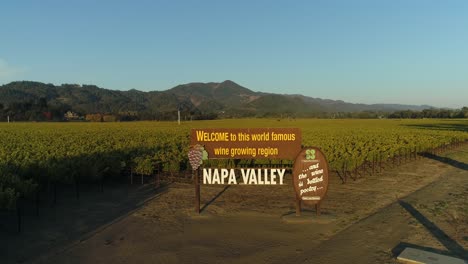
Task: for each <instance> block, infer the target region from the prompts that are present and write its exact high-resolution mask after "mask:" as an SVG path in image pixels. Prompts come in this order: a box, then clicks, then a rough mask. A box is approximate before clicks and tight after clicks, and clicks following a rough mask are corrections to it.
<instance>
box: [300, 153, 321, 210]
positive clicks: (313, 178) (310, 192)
mask: <svg viewBox="0 0 468 264" xmlns="http://www.w3.org/2000/svg"><path fill="white" fill-rule="evenodd" d="M293 184H294V190H295V191H296V215H300V214H301V203H302V202H303V203H304V204H312V205H315V209H316V211H317V214H318V215H320V203H321V201H322V200H323V198H324V197H325V194H326V193H327V190H328V163H327V160H326V158H325V155H324V154H323V153H322V151H320V149H318V148H315V147H308V148H305V149H303V150H302V151H301V153H299V155H297V158H296V160H295V161H294V168H293Z"/></svg>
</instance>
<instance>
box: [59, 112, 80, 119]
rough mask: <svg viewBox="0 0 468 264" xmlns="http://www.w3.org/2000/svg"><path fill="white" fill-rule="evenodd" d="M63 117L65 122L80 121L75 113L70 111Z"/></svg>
mask: <svg viewBox="0 0 468 264" xmlns="http://www.w3.org/2000/svg"><path fill="white" fill-rule="evenodd" d="M63 117H64V118H65V120H78V119H80V116H79V115H78V114H77V113H75V112H72V111H68V112H66V113H65V114H64V115H63Z"/></svg>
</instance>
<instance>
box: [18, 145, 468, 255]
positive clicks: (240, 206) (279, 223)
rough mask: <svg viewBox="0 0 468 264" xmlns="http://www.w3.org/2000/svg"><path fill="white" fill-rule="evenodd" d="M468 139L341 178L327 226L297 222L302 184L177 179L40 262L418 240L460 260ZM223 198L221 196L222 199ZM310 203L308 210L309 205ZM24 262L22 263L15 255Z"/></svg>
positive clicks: (349, 250)
mask: <svg viewBox="0 0 468 264" xmlns="http://www.w3.org/2000/svg"><path fill="white" fill-rule="evenodd" d="M466 164H468V147H466V146H465V147H464V148H462V149H458V150H457V151H455V152H451V153H446V154H445V155H443V156H434V157H429V158H423V159H420V160H417V161H411V162H409V163H407V164H404V165H401V166H399V167H396V168H388V169H386V170H385V171H384V172H383V173H382V174H376V175H374V176H366V177H365V178H363V179H358V180H357V181H350V182H348V183H346V184H341V182H340V181H339V179H338V177H333V178H332V179H331V182H330V189H329V192H328V194H327V197H326V200H324V203H323V207H322V213H323V214H324V217H329V218H331V219H336V220H335V221H326V223H322V224H318V223H315V224H310V223H288V222H285V221H284V220H283V219H284V218H283V216H284V215H287V214H290V213H292V212H293V211H294V203H293V199H292V198H293V195H294V192H293V190H292V186H291V185H290V184H291V183H290V178H288V180H289V182H288V185H286V186H231V187H225V186H217V187H208V186H203V187H202V205H206V206H205V207H204V209H203V212H202V214H201V215H200V216H196V215H194V214H193V213H192V211H193V207H192V205H193V188H192V186H191V185H188V184H172V185H171V186H169V188H168V189H167V191H166V192H164V193H162V194H160V195H159V196H158V197H156V198H154V199H153V200H151V201H149V202H148V203H146V204H145V205H144V206H143V207H141V208H139V209H138V210H136V211H131V212H130V213H129V214H128V215H126V216H125V217H121V218H118V220H115V221H113V222H111V223H110V224H109V223H105V224H104V225H103V226H101V227H100V228H98V229H97V230H98V231H92V232H91V233H88V234H87V235H85V236H82V238H80V239H74V240H73V241H69V242H67V243H64V244H63V245H62V246H57V247H55V249H54V250H48V251H45V252H44V254H42V255H41V256H37V257H34V258H32V259H28V260H27V261H26V262H32V263H112V264H116V263H394V262H395V261H396V260H395V256H396V255H397V254H398V253H399V252H401V251H402V250H403V249H404V247H406V246H411V247H416V248H421V249H426V250H430V251H433V252H438V253H443V254H446V255H451V256H456V257H459V258H468V257H467V251H466V249H467V247H468V237H467V234H468V204H467V199H466V197H468V168H467V165H466ZM214 198H216V199H214ZM306 209H308V208H306ZM13 263H15V262H13Z"/></svg>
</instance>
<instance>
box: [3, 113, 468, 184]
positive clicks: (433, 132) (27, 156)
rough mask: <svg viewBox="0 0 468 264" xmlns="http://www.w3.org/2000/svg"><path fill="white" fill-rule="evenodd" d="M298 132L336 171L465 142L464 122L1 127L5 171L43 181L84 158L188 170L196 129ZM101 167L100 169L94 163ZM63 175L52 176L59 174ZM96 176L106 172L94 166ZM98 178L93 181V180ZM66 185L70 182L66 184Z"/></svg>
mask: <svg viewBox="0 0 468 264" xmlns="http://www.w3.org/2000/svg"><path fill="white" fill-rule="evenodd" d="M212 127H223V128H240V127H298V128H301V129H302V142H303V145H305V146H317V147H319V148H321V149H322V150H323V151H324V153H325V154H326V156H327V159H328V160H329V162H330V164H331V167H332V169H337V168H340V166H341V164H342V162H344V161H348V162H350V163H352V164H359V163H362V162H363V161H364V160H365V159H366V158H367V159H369V158H370V157H372V156H373V155H374V154H378V153H384V154H385V157H386V158H388V157H391V156H392V155H394V154H395V153H397V151H398V150H399V149H414V148H415V147H417V148H419V149H428V148H433V147H437V146H441V145H444V144H449V143H451V142H453V141H455V140H466V139H468V133H467V131H468V122H467V120H429V119H428V120H385V119H382V120H350V119H345V120H330V119H327V120H326V119H298V120H286V119H285V120H276V119H240V120H239V119H232V120H214V121H193V122H183V123H182V124H181V125H177V123H175V122H129V123H124V122H122V123H9V124H8V123H0V168H2V167H3V168H7V169H11V168H14V170H15V172H18V173H19V174H20V175H21V176H22V177H27V178H36V179H38V180H41V179H44V178H49V177H54V179H60V178H61V177H64V178H67V177H68V178H69V177H70V175H72V176H73V177H79V175H82V174H83V173H86V172H87V171H84V172H79V170H80V168H82V167H83V166H86V164H84V163H86V162H87V161H90V160H92V161H93V162H94V163H102V165H100V166H99V167H102V168H106V167H109V168H111V170H110V171H115V170H112V168H120V167H121V164H122V162H125V163H126V164H131V163H132V160H133V159H134V158H136V157H139V156H146V155H150V156H151V157H153V160H154V161H155V163H158V162H159V163H161V164H163V166H164V168H165V170H167V171H169V170H171V171H174V170H177V169H179V170H183V169H188V161H187V152H188V148H189V133H190V129H191V128H212ZM95 166H97V165H95ZM55 168H57V170H60V171H52V170H55ZM97 170H98V171H99V170H101V168H99V169H97ZM91 178H93V177H91ZM67 181H69V180H67Z"/></svg>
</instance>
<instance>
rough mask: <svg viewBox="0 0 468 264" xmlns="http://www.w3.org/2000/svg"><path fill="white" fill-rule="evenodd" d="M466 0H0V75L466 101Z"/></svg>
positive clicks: (123, 85)
mask: <svg viewBox="0 0 468 264" xmlns="http://www.w3.org/2000/svg"><path fill="white" fill-rule="evenodd" d="M467 14H468V1H464V0H463V1H455V0H449V1H431V0H424V1H423V0H411V1H408V0H402V1H398V0H392V1H383V0H382V1H378V0H372V1H357V0H343V1H335V0H324V1H313V0H310V1H254V0H251V1H242V0H239V1H227V0H226V1H224V0H216V1H202V0H200V1H195V0H193V1H177V0H172V1H171V0H168V1H157V0H155V1H137V0H134V1H103V0H101V1H97V0H94V1H88V0H80V1H47V0H43V1H23V0H14V1H9V0H6V1H2V2H1V3H0V84H5V83H8V82H10V81H14V80H32V81H41V82H46V83H54V84H62V83H78V84H95V85H98V86H100V87H104V88H109V89H117V90H128V89H132V88H135V89H138V90H143V91H149V90H166V89H169V88H172V87H173V86H176V85H178V84H182V83H188V82H220V81H223V80H232V81H235V82H237V83H239V84H241V85H243V86H245V87H247V88H250V89H252V90H254V91H263V92H273V93H288V94H304V95H308V96H312V97H320V98H327V99H341V100H344V101H348V102H353V103H402V104H429V105H434V106H439V107H454V108H458V107H461V106H464V105H468V15H467Z"/></svg>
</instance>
